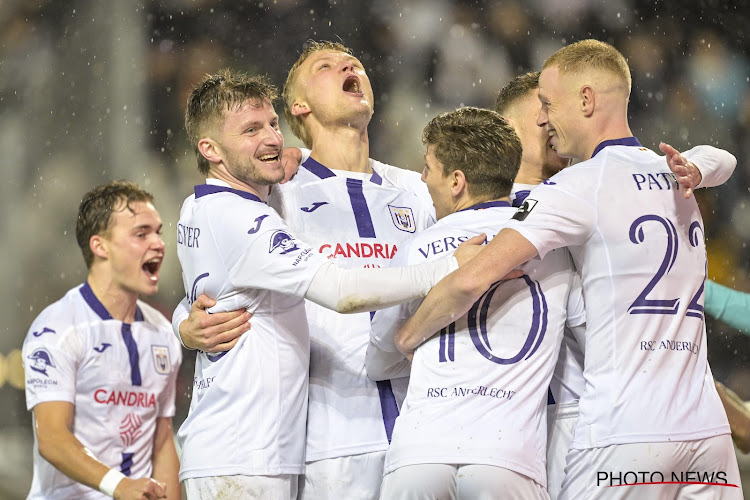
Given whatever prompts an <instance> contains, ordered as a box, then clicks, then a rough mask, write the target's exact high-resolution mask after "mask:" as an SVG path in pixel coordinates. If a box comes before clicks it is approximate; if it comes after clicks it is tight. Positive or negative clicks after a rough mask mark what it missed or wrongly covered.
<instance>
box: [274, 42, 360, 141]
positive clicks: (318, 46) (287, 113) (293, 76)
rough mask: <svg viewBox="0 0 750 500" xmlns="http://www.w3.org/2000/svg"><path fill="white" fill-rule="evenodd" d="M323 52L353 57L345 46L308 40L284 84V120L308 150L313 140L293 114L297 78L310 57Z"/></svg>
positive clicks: (298, 118)
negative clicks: (301, 67) (303, 64)
mask: <svg viewBox="0 0 750 500" xmlns="http://www.w3.org/2000/svg"><path fill="white" fill-rule="evenodd" d="M321 50H330V51H333V52H343V53H345V54H349V55H352V50H351V49H350V48H349V47H346V46H344V45H343V44H340V43H338V42H316V41H314V40H308V41H307V42H305V45H304V46H303V47H302V54H300V56H299V58H297V62H295V63H294V66H292V69H290V70H289V74H288V75H287V77H286V83H284V89H283V91H282V94H281V95H282V99H283V101H284V119H285V120H286V123H287V124H288V125H289V128H291V129H292V133H293V134H294V135H295V136H296V137H297V138H298V139H299V140H301V141H302V142H304V143H305V146H306V147H307V148H312V139H311V138H310V136H309V135H308V134H307V131H306V130H305V127H304V125H303V124H302V118H300V117H299V116H294V115H293V114H292V105H293V104H294V99H295V98H296V97H297V95H296V90H297V89H296V86H297V77H298V76H299V74H298V73H299V67H300V66H302V63H304V62H305V61H306V60H307V58H308V57H310V56H311V55H312V54H314V53H316V52H320V51H321Z"/></svg>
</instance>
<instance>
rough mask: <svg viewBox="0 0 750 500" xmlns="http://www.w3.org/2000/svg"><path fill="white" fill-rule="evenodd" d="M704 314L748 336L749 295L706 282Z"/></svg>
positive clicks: (749, 321)
mask: <svg viewBox="0 0 750 500" xmlns="http://www.w3.org/2000/svg"><path fill="white" fill-rule="evenodd" d="M704 308H705V311H706V314H708V315H710V316H713V317H714V318H716V319H718V320H719V321H723V322H724V323H726V324H727V325H729V326H731V327H732V328H736V329H737V330H739V331H740V332H742V333H744V334H745V335H750V293H743V292H738V291H737V290H732V289H731V288H727V287H725V286H721V285H719V284H718V283H714V282H713V281H711V280H706V301H705V304H704Z"/></svg>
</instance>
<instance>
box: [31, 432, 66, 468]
mask: <svg viewBox="0 0 750 500" xmlns="http://www.w3.org/2000/svg"><path fill="white" fill-rule="evenodd" d="M36 441H37V448H38V449H39V455H41V456H42V458H43V459H45V460H46V461H47V462H49V463H51V464H52V465H54V466H55V467H57V463H58V456H59V451H60V445H59V441H58V440H57V439H55V436H54V433H50V432H40V431H39V430H37V433H36Z"/></svg>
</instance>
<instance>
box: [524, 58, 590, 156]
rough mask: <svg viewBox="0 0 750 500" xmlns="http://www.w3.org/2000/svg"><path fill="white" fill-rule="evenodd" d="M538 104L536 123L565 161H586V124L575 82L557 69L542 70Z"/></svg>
mask: <svg viewBox="0 0 750 500" xmlns="http://www.w3.org/2000/svg"><path fill="white" fill-rule="evenodd" d="M539 101H540V102H541V105H542V107H541V110H540V111H539V116H538V118H537V122H536V124H537V125H538V126H539V127H541V128H542V129H543V131H544V133H545V134H546V135H547V136H548V137H549V142H550V144H551V145H552V147H553V148H554V149H555V150H556V151H557V154H558V155H560V156H561V157H563V158H572V159H585V158H584V156H585V152H582V151H581V149H582V147H583V146H584V145H583V144H581V137H580V135H581V133H582V131H583V125H584V124H583V123H581V121H580V118H579V117H580V114H581V110H580V108H579V107H578V102H579V101H578V99H577V88H576V86H575V82H574V81H573V79H572V78H571V77H568V76H567V75H561V74H560V71H559V68H558V67H557V66H551V67H549V68H545V69H544V70H542V73H541V75H539Z"/></svg>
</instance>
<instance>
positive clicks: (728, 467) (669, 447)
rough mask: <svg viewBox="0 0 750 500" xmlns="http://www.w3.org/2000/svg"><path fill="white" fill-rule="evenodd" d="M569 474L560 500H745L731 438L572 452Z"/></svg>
mask: <svg viewBox="0 0 750 500" xmlns="http://www.w3.org/2000/svg"><path fill="white" fill-rule="evenodd" d="M565 473H566V474H565V479H564V481H563V485H562V491H561V492H560V496H559V499H560V500H578V499H581V498H586V499H599V498H602V499H607V500H610V499H615V500H624V499H633V500H641V499H643V498H648V499H649V500H652V499H653V500H660V499H670V500H672V499H675V498H680V499H683V498H684V499H690V500H693V499H706V500H728V499H733V500H734V499H736V500H742V498H743V495H742V484H741V482H740V472H739V469H738V467H737V456H736V455H735V451H734V446H733V445H732V438H731V437H730V435H729V434H724V435H721V436H714V437H711V438H707V439H700V440H696V441H672V442H663V443H630V444H617V445H612V446H606V447H604V448H590V449H585V450H570V452H569V453H568V458H567V466H566V468H565ZM634 483H672V484H634ZM686 483H692V484H686ZM706 483H720V484H706ZM730 485H736V486H737V487H732V486H730Z"/></svg>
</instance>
